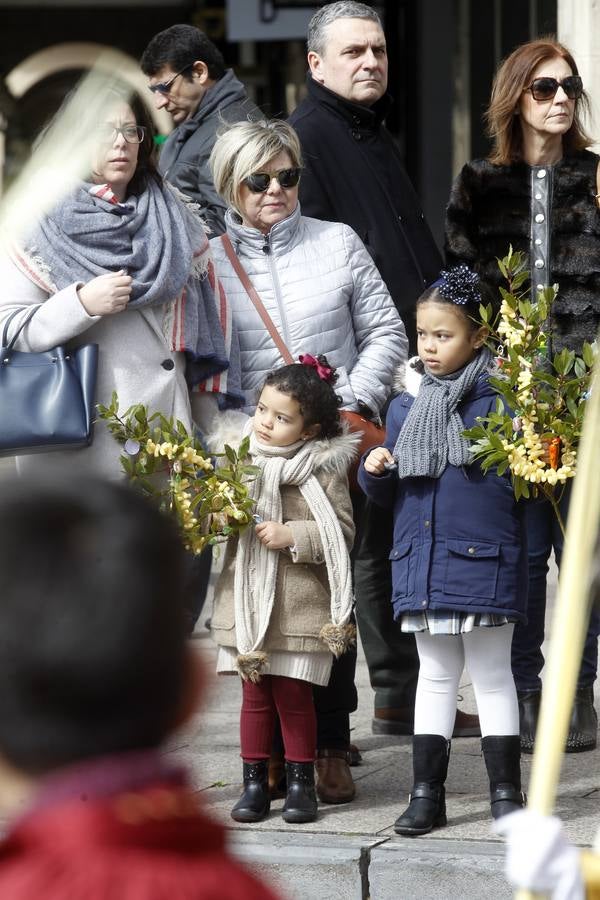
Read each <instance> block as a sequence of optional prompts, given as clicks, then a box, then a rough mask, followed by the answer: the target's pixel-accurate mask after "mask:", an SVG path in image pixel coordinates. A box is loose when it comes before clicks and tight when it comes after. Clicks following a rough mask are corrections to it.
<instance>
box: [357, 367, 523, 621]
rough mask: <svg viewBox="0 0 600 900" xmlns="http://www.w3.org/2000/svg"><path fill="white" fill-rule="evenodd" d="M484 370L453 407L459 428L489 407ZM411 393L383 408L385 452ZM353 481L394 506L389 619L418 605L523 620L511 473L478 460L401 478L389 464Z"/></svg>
mask: <svg viewBox="0 0 600 900" xmlns="http://www.w3.org/2000/svg"><path fill="white" fill-rule="evenodd" d="M497 396H498V395H497V394H496V393H495V392H494V391H493V389H492V387H491V386H490V384H489V379H488V376H487V375H483V376H481V377H480V378H479V380H478V381H477V383H476V384H475V386H474V387H473V389H472V390H471V391H470V392H469V394H468V395H467V396H466V397H465V398H464V399H463V400H462V402H461V403H460V404H459V406H458V413H459V415H460V416H461V418H462V420H463V422H464V425H465V428H470V427H472V426H473V425H475V419H476V417H478V416H486V415H488V413H489V412H491V411H492V410H493V409H495V405H496V399H497ZM413 400H414V397H413V396H412V395H411V394H408V393H403V394H401V395H400V396H398V397H396V398H395V399H394V400H393V401H392V403H391V405H390V408H389V411H388V415H387V423H386V425H387V431H386V440H385V444H384V446H385V447H387V449H388V450H389V451H390V452H392V451H393V449H394V446H395V444H396V439H397V437H398V434H399V432H400V429H401V428H402V426H403V424H404V421H405V419H406V416H407V414H408V411H409V409H410V407H411V405H412V403H413ZM358 481H359V484H360V486H361V488H362V489H363V491H364V492H365V494H367V496H368V497H370V498H371V499H372V500H373V501H374V502H375V503H376V504H378V505H379V506H382V507H390V506H393V509H394V542H393V547H392V551H391V553H390V560H391V566H392V603H393V607H394V616H395V618H397V619H398V618H400V616H401V615H402V614H403V613H408V612H419V611H423V610H445V611H450V610H458V611H461V612H467V613H495V614H504V615H508V616H511V617H514V618H515V619H516V620H518V621H526V615H525V612H526V601H527V546H526V537H525V529H524V522H523V519H524V512H525V504H524V503H523V501H521V502H520V503H517V502H516V501H515V498H514V494H513V490H512V487H511V484H510V480H509V479H508V478H506V477H499V476H498V475H496V474H495V473H494V472H493V471H490V472H488V474H484V473H483V471H482V469H481V467H480V465H479V464H478V463H473V465H471V466H461V467H456V466H451V465H448V466H447V467H446V469H445V471H444V472H443V474H442V475H441V477H440V478H406V479H402V480H400V479H399V478H398V475H397V473H396V471H391V472H386V473H385V474H383V475H380V476H374V475H369V474H368V473H367V472H366V471H365V467H364V458H363V460H362V461H361V464H360V468H359V473H358Z"/></svg>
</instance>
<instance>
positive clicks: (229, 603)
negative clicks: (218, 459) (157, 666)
mask: <svg viewBox="0 0 600 900" xmlns="http://www.w3.org/2000/svg"><path fill="white" fill-rule="evenodd" d="M315 443H316V445H317V446H316V447H315V452H316V454H317V461H316V466H315V471H314V474H315V476H316V477H317V479H318V481H319V483H320V484H321V486H322V488H323V490H324V491H325V494H326V496H327V498H328V500H329V502H330V503H331V505H332V507H333V509H334V510H335V511H336V513H337V516H338V519H339V522H340V525H341V528H342V532H343V534H344V538H345V540H346V545H347V547H348V551H350V549H351V547H352V542H353V540H354V522H353V519H352V503H351V501H350V492H349V489H348V476H347V474H346V473H347V469H348V466H349V464H350V462H351V461H352V459H353V458H354V456H355V455H356V452H357V451H356V444H357V440H356V436H355V435H352V434H343V435H340V436H339V437H336V438H331V439H329V440H318V441H316V442H315ZM281 501H282V513H283V515H282V521H283V522H284V523H285V524H286V525H288V526H289V527H290V528H291V530H292V533H293V535H294V546H295V552H294V556H293V558H292V555H291V553H290V552H289V551H287V550H282V551H280V552H279V565H278V569H277V580H276V585H275V602H274V604H273V612H272V614H271V620H270V622H269V627H268V629H267V633H266V636H265V641H264V644H263V647H262V649H263V650H265V651H267V653H268V652H269V651H271V652H272V651H281V650H285V651H291V652H309V653H315V652H321V653H322V652H323V651H326V650H327V646H326V645H325V644H324V643H323V641H322V640H320V638H319V632H320V631H321V629H322V628H323V626H324V625H327V624H328V623H329V622H331V610H330V597H329V582H328V578H327V567H326V565H325V562H324V556H323V546H322V543H321V538H320V535H319V529H318V527H317V523H316V522H315V520H314V519H313V516H312V513H311V511H310V509H309V508H308V505H307V503H306V501H305V499H304V497H303V496H302V494H301V492H300V489H299V488H298V487H297V486H295V485H284V486H283V487H282V489H281ZM237 543H238V542H237V538H231V539H230V540H229V542H228V544H227V549H226V552H225V560H224V565H223V571H222V573H221V576H220V578H219V581H218V583H217V587H216V591H215V600H214V608H213V614H212V633H213V638H214V639H215V641H216V642H217V643H218V644H219V645H220V646H222V647H231V648H235V646H236V638H235V613H234V600H233V585H234V574H235V554H236V549H237Z"/></svg>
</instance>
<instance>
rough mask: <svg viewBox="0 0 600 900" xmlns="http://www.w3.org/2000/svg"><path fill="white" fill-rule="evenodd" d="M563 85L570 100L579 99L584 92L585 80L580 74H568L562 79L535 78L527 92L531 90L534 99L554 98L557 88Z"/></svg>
mask: <svg viewBox="0 0 600 900" xmlns="http://www.w3.org/2000/svg"><path fill="white" fill-rule="evenodd" d="M559 87H561V88H562V89H563V91H564V92H565V94H566V95H567V97H568V98H569V100H579V98H580V97H581V95H582V94H583V81H582V80H581V78H580V77H579V75H568V76H567V77H566V78H563V80H562V81H557V80H556V78H547V77H542V78H534V79H533V81H532V82H531V84H530V85H529V87H526V88H525V92H527V91H531V96H532V97H533V99H534V100H553V99H554V97H555V95H556V92H557V90H558V89H559Z"/></svg>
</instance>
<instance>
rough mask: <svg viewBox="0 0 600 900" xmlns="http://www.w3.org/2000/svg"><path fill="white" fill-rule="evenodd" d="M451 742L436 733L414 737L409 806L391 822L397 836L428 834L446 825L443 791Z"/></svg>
mask: <svg viewBox="0 0 600 900" xmlns="http://www.w3.org/2000/svg"><path fill="white" fill-rule="evenodd" d="M449 755H450V741H447V740H446V738H445V737H442V735H439V734H415V736H414V737H413V773H414V784H413V787H412V791H411V792H410V795H409V798H408V799H409V804H408V807H407V809H405V810H404V812H403V813H402V815H401V816H400V817H399V818H398V819H396V821H395V823H394V831H395V832H396V834H405V835H409V836H412V835H419V834H427V833H428V832H430V831H431V830H432V828H439V827H440V826H442V825H445V824H446V792H445V788H444V782H445V781H446V775H447V774H448V757H449Z"/></svg>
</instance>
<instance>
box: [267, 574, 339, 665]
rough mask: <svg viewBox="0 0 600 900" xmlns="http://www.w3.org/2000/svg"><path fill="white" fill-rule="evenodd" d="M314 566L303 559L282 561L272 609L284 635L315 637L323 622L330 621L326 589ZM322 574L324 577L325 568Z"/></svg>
mask: <svg viewBox="0 0 600 900" xmlns="http://www.w3.org/2000/svg"><path fill="white" fill-rule="evenodd" d="M315 568H316V567H315V566H312V565H310V564H303V563H292V562H286V564H285V569H284V570H283V573H282V579H281V583H282V590H281V592H280V593H279V592H278V593H279V596H278V597H277V600H276V601H275V610H274V612H275V618H276V619H278V621H279V628H280V630H281V633H282V634H283V635H284V636H285V637H292V638H293V637H296V638H302V637H312V638H317V637H318V636H319V632H320V631H321V628H322V627H323V625H326V624H327V622H329V621H331V599H330V597H329V592H328V591H327V589H326V587H325V585H324V584H323V583H322V582H321V581H320V579H319V578H318V577H317V575H316V573H315V571H314V570H315ZM323 576H324V578H325V579H327V574H326V572H324V573H323ZM271 620H272V621H273V617H272V619H271ZM323 649H325V647H324V648H323Z"/></svg>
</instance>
